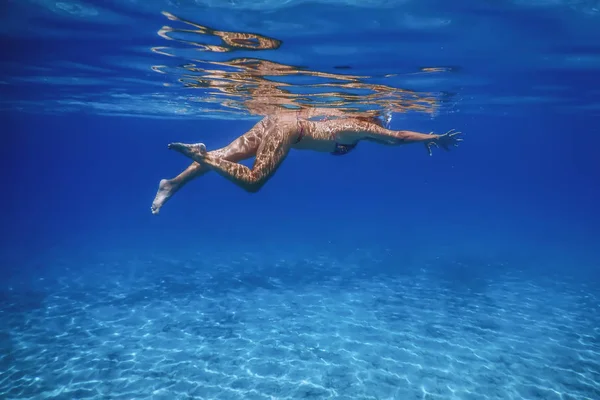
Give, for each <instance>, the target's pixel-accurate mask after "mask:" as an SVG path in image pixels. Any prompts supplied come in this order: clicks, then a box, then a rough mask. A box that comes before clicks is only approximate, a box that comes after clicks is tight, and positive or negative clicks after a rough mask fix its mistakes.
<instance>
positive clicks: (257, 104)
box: [152, 12, 451, 115]
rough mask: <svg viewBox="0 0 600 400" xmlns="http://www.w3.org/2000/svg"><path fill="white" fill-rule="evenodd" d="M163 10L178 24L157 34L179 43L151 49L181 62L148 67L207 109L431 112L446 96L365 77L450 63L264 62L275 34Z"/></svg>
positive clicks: (390, 76)
mask: <svg viewBox="0 0 600 400" xmlns="http://www.w3.org/2000/svg"><path fill="white" fill-rule="evenodd" d="M163 15H165V16H166V17H167V18H168V19H169V20H170V21H172V22H174V23H177V24H179V25H181V26H182V27H180V28H175V27H171V26H163V27H162V28H161V29H160V30H159V31H158V35H159V36H160V37H162V38H164V39H166V40H169V41H173V42H176V43H177V44H176V45H175V46H159V47H154V48H152V51H154V52H155V53H158V54H161V55H164V56H169V57H172V58H175V59H176V60H177V61H178V62H179V61H180V60H183V61H184V62H183V63H179V64H178V65H176V66H175V65H173V64H170V65H155V66H153V67H152V69H153V70H154V71H156V72H158V73H161V74H167V75H171V76H174V77H175V78H176V79H175V80H174V81H175V82H176V84H177V85H179V86H180V87H181V88H186V89H187V88H189V89H199V90H200V91H201V92H200V93H199V94H198V93H196V94H186V95H187V96H189V100H191V101H194V102H196V103H202V109H203V110H204V111H207V112H230V113H238V114H239V113H242V114H248V113H250V114H254V115H269V114H273V113H279V112H284V111H286V110H298V109H302V108H309V107H319V108H323V107H333V108H337V109H340V110H343V111H347V112H349V113H360V114H368V115H374V114H379V113H381V112H383V111H386V112H395V113H405V112H409V111H414V112H420V113H425V114H435V113H437V112H439V110H440V108H441V107H442V106H443V102H444V100H445V98H446V97H447V94H446V93H440V92H420V91H415V90H409V89H403V88H400V87H394V86H391V85H386V84H382V83H373V82H370V81H372V80H377V81H378V82H380V81H382V80H386V79H387V80H393V79H394V78H397V77H399V76H408V75H414V74H440V73H448V72H450V71H451V69H449V68H444V67H426V68H421V69H420V70H419V71H416V72H414V73H412V74H395V73H390V74H385V75H382V76H377V77H373V76H366V75H351V74H341V73H331V72H320V71H313V70H310V69H308V68H306V67H299V66H293V65H286V64H282V63H278V62H274V61H270V60H269V59H268V55H269V52H272V51H276V50H277V49H280V48H281V46H282V45H283V43H282V41H280V40H278V39H275V38H270V37H267V36H264V35H260V34H256V33H248V32H229V31H222V30H217V29H212V28H209V27H207V26H203V25H200V24H197V23H194V22H191V21H188V20H185V19H182V18H179V17H176V16H175V15H173V14H170V13H168V12H163ZM235 52H244V53H245V54H247V53H248V52H254V53H257V54H258V52H260V57H258V56H257V57H247V56H246V57H232V54H231V53H235ZM332 69H334V68H332ZM338 69H339V67H338ZM165 85H166V86H172V85H173V84H172V83H165ZM211 105H212V106H211Z"/></svg>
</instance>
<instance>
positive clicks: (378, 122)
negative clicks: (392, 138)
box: [355, 116, 383, 127]
mask: <svg viewBox="0 0 600 400" xmlns="http://www.w3.org/2000/svg"><path fill="white" fill-rule="evenodd" d="M355 118H356V119H358V120H359V121H365V122H370V123H373V124H376V125H379V126H381V127H383V121H382V120H381V118H379V117H376V116H370V117H366V116H360V117H355Z"/></svg>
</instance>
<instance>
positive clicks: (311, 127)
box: [152, 109, 462, 214]
mask: <svg viewBox="0 0 600 400" xmlns="http://www.w3.org/2000/svg"><path fill="white" fill-rule="evenodd" d="M325 110H326V111H324V110H323V109H321V110H313V111H312V112H310V114H312V115H310V114H308V112H306V111H301V112H298V113H296V112H288V113H282V114H278V115H275V116H269V117H266V118H264V119H263V120H261V121H260V122H259V123H258V124H256V125H255V126H254V127H253V128H252V129H250V130H249V131H248V132H247V133H245V134H244V135H242V136H240V137H239V138H237V139H236V140H234V141H233V142H232V143H230V144H229V145H228V146H226V147H224V148H222V149H219V150H215V151H210V152H207V151H206V147H205V146H204V145H203V144H182V143H171V144H169V148H170V149H172V150H176V151H178V152H180V153H182V154H184V155H186V156H187V157H189V158H191V159H192V160H194V163H193V164H192V165H190V166H189V167H188V168H187V169H186V170H185V171H184V172H182V173H181V174H179V175H178V176H177V177H175V178H173V179H170V180H162V181H161V182H160V185H159V190H158V193H157V195H156V198H155V199H154V202H153V203H152V213H153V214H157V213H158V212H159V210H160V208H161V207H162V206H163V205H164V203H165V202H166V201H167V200H168V199H169V198H170V197H171V196H172V195H173V194H174V193H175V192H177V190H179V189H180V188H181V187H182V186H183V185H185V184H186V183H187V182H189V181H190V180H192V179H194V178H196V177H198V176H201V175H203V174H204V173H206V172H208V171H209V170H211V169H212V170H214V171H216V172H217V173H218V174H220V175H221V176H224V177H225V178H227V179H229V180H230V181H232V182H233V183H235V184H236V185H238V186H240V187H241V188H243V189H245V190H246V191H248V192H257V191H258V190H260V188H261V187H262V186H263V185H264V184H265V183H266V182H267V181H268V180H269V179H270V178H271V177H272V176H273V175H274V174H275V172H276V171H277V169H278V167H279V166H280V165H281V163H282V162H283V161H284V160H285V158H286V156H287V155H288V153H289V151H290V150H291V149H299V150H312V151H319V152H329V153H331V154H334V155H343V154H346V153H348V152H350V151H351V150H352V149H354V147H355V146H356V145H357V143H358V142H359V141H361V140H369V141H374V142H377V143H382V144H387V145H401V144H410V143H424V144H425V146H426V148H427V150H428V151H429V153H430V154H431V146H439V147H442V148H444V149H445V150H449V148H450V147H451V146H456V145H458V143H459V142H460V141H462V139H459V138H458V135H459V132H456V133H451V132H448V133H446V134H445V135H433V134H423V133H418V132H412V131H392V130H389V129H386V128H384V127H383V126H382V125H381V123H379V122H378V120H377V119H376V118H373V117H356V116H350V117H349V116H347V114H346V113H343V112H336V111H335V110H333V109H325ZM314 115H326V116H328V117H329V116H330V117H335V119H329V120H325V121H311V120H310V118H311V117H312V116H314ZM251 157H256V160H255V162H254V165H253V167H252V168H248V167H246V166H244V165H242V164H239V163H238V162H239V161H242V160H246V159H249V158H251Z"/></svg>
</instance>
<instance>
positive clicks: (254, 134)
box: [151, 123, 263, 214]
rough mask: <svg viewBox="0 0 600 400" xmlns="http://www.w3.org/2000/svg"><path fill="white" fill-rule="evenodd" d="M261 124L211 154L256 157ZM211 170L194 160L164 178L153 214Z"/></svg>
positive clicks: (233, 159)
mask: <svg viewBox="0 0 600 400" xmlns="http://www.w3.org/2000/svg"><path fill="white" fill-rule="evenodd" d="M260 126H261V124H260V123H259V124H257V125H255V126H254V127H253V128H252V129H251V130H250V131H248V132H247V133H245V134H244V135H242V136H240V137H239V138H237V139H235V140H234V141H233V142H231V143H230V144H229V145H227V146H226V147H223V148H221V149H218V150H215V151H211V152H210V153H209V154H211V156H213V157H215V158H223V159H225V160H228V161H233V162H238V161H242V160H247V159H249V158H251V157H254V156H255V155H256V153H257V151H258V148H259V146H260V142H261V138H262V136H263V130H262V129H261V127H260ZM209 170H210V168H209V167H208V166H207V165H201V164H199V163H197V162H195V161H194V162H193V163H192V164H191V165H190V166H189V167H187V168H186V169H185V171H183V172H182V173H180V174H179V175H177V176H176V177H175V178H172V179H163V180H161V181H160V183H159V184H158V192H157V193H156V197H155V198H154V201H153V202H152V207H151V209H152V214H158V213H159V211H160V209H161V208H162V206H164V205H165V203H166V202H167V200H169V199H170V198H171V196H173V195H174V194H175V193H176V192H177V191H178V190H179V189H181V188H182V187H183V186H184V185H185V184H186V183H188V182H189V181H191V180H193V179H195V178H198V177H199V176H202V175H204V174H205V173H207V172H208V171H209Z"/></svg>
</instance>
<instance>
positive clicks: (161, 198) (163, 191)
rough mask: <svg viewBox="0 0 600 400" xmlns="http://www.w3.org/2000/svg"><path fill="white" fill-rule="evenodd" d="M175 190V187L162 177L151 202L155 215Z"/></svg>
mask: <svg viewBox="0 0 600 400" xmlns="http://www.w3.org/2000/svg"><path fill="white" fill-rule="evenodd" d="M176 191H177V187H176V186H175V185H173V184H172V183H170V182H169V181H168V180H166V179H162V180H161V181H160V183H159V184H158V192H156V197H154V201H153V202H152V207H151V210H152V214H154V215H157V214H158V213H159V211H160V209H161V208H162V206H164V205H165V203H166V202H167V200H169V199H170V198H171V196H173V193H175V192H176Z"/></svg>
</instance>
